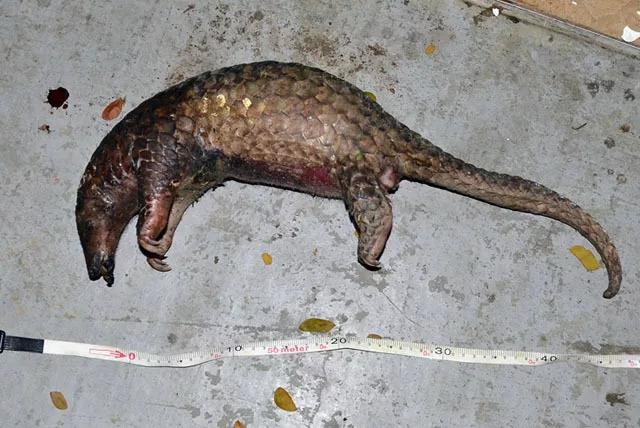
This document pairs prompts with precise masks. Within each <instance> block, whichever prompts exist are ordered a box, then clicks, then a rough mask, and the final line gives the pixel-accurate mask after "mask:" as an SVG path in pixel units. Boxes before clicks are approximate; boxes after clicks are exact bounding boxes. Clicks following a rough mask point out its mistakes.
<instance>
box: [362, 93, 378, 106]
mask: <svg viewBox="0 0 640 428" xmlns="http://www.w3.org/2000/svg"><path fill="white" fill-rule="evenodd" d="M364 95H365V97H367V98H369V99H370V100H371V101H373V102H374V103H375V102H377V101H378V99H377V98H376V94H374V93H373V92H369V91H365V93H364Z"/></svg>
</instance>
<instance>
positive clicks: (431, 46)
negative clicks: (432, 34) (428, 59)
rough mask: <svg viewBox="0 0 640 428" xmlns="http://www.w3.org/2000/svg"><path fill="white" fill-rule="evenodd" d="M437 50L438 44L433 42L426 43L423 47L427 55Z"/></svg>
mask: <svg viewBox="0 0 640 428" xmlns="http://www.w3.org/2000/svg"><path fill="white" fill-rule="evenodd" d="M437 50H438V46H436V45H435V44H433V43H429V44H428V45H427V47H426V48H424V53H426V54H427V55H429V56H431V55H433V54H435V53H436V51H437Z"/></svg>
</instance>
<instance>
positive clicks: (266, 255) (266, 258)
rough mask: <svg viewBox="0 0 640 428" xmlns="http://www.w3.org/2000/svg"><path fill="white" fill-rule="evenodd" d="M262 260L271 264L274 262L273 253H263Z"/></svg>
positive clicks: (266, 263)
mask: <svg viewBox="0 0 640 428" xmlns="http://www.w3.org/2000/svg"><path fill="white" fill-rule="evenodd" d="M261 257H262V261H263V262H264V264H265V265H267V266H269V265H270V264H271V263H273V257H271V254H269V253H262V256H261Z"/></svg>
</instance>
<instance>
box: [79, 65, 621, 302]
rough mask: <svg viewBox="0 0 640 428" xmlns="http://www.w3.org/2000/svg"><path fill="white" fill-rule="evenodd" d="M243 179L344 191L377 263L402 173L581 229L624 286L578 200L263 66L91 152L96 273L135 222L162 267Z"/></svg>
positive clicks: (351, 92)
mask: <svg viewBox="0 0 640 428" xmlns="http://www.w3.org/2000/svg"><path fill="white" fill-rule="evenodd" d="M229 179H233V180H238V181H242V182H248V183H258V184H266V185H272V186H277V187H281V188H286V189H291V190H297V191H301V192H305V193H309V194H313V195H317V196H323V197H328V198H338V199H342V200H343V201H344V202H345V204H346V206H347V208H348V210H349V213H350V215H351V218H352V220H353V222H354V224H355V226H356V228H357V230H358V232H359V237H358V249H357V252H358V259H359V261H360V262H361V263H362V264H363V265H365V266H368V267H376V266H378V264H379V258H380V255H381V254H382V251H383V249H384V247H385V244H386V241H387V238H388V236H389V233H390V232H391V225H392V214H391V204H390V201H389V197H388V195H389V193H391V192H393V191H394V190H395V189H396V188H397V187H398V183H399V182H400V180H402V179H408V180H413V181H418V182H422V183H426V184H429V185H433V186H437V187H441V188H445V189H448V190H451V191H453V192H457V193H460V194H462V195H466V196H469V197H472V198H475V199H479V200H481V201H485V202H488V203H490V204H494V205H497V206H500V207H504V208H509V209H512V210H517V211H523V212H528V213H533V214H539V215H543V216H547V217H550V218H553V219H556V220H559V221H561V222H563V223H565V224H567V225H569V226H571V227H573V228H574V229H575V230H577V231H578V232H580V233H581V234H582V235H583V236H584V237H585V238H586V239H588V240H589V241H590V242H591V243H592V244H593V246H594V247H595V248H596V249H597V251H598V252H599V253H600V255H601V257H602V260H603V261H604V264H605V266H606V268H607V271H608V275H609V286H608V288H607V289H606V291H605V292H604V297H606V298H610V297H613V296H614V295H615V294H616V293H617V292H618V290H619V288H620V281H621V276H622V271H621V267H620V260H619V257H618V254H617V251H616V249H615V247H614V245H613V244H612V242H611V240H610V239H609V237H608V235H607V233H606V232H605V231H604V230H603V228H602V227H601V226H600V225H599V224H598V223H597V222H596V221H595V220H594V219H593V218H592V217H591V216H590V215H589V214H587V213H586V212H585V211H583V210H582V209H581V208H580V207H578V206H577V205H576V204H574V203H572V202H571V201H570V200H568V199H566V198H564V197H562V196H560V195H558V194H557V193H556V192H554V191H552V190H549V189H547V188H546V187H544V186H542V185H540V184H537V183H534V182H532V181H529V180H525V179H523V178H520V177H515V176H509V175H505V174H499V173H495V172H490V171H486V170H484V169H481V168H477V167H475V166H473V165H471V164H469V163H466V162H464V161H462V160H460V159H457V158H455V157H454V156H452V155H450V154H448V153H446V152H444V151H443V150H441V149H440V148H438V147H436V146H435V145H433V144H432V143H431V142H429V141H428V140H427V139H425V138H423V137H422V136H420V135H419V134H417V133H415V132H413V131H411V130H410V129H409V128H407V127H406V126H405V125H403V124H402V123H400V122H399V121H398V120H396V119H395V118H394V117H392V116H391V115H389V114H388V113H386V112H385V111H384V110H383V109H382V108H381V107H380V105H379V104H377V103H376V102H374V101H372V100H371V99H370V98H369V97H367V96H366V95H365V94H364V93H363V92H362V91H361V90H360V89H358V88H356V87H355V86H353V85H351V84H349V83H348V82H346V81H344V80H341V79H339V78H337V77H335V76H333V75H331V74H329V73H327V72H324V71H322V70H319V69H317V68H311V67H306V66H303V65H300V64H294V63H278V62H260V63H253V64H242V65H236V66H233V67H228V68H223V69H220V70H217V71H212V72H206V73H204V74H201V75H199V76H196V77H193V78H191V79H188V80H186V81H184V82H182V83H180V84H178V85H176V86H173V87H171V88H169V89H167V90H165V91H163V92H161V93H159V94H157V95H155V96H154V97H152V98H150V99H148V100H146V101H144V102H143V103H142V104H140V105H139V106H138V107H137V108H135V109H134V110H133V111H131V112H130V113H129V114H128V115H127V116H126V117H125V118H124V119H123V120H122V121H120V122H119V123H118V124H117V125H116V126H115V127H114V128H113V130H112V131H111V132H109V134H108V135H107V136H106V137H105V138H104V139H103V141H102V142H101V144H100V146H99V147H98V149H97V150H96V151H95V153H94V154H93V156H92V158H91V161H90V162H89V165H88V166H87V168H86V171H85V173H84V175H83V177H82V180H81V183H80V188H79V190H78V199H77V206H76V221H77V226H78V232H79V235H80V240H81V242H82V248H83V250H84V255H85V259H86V263H87V269H88V272H89V277H90V279H92V280H97V279H99V278H101V277H102V278H104V279H105V281H106V282H107V284H108V285H112V284H113V282H114V274H113V272H114V266H115V252H116V247H117V246H118V241H119V240H120V236H121V235H122V232H123V230H124V228H125V226H126V225H127V224H128V223H129V222H130V220H131V219H132V218H133V217H134V216H136V215H137V216H138V221H137V238H138V244H139V245H140V247H141V250H142V251H143V252H144V253H145V255H146V256H147V260H148V262H149V264H150V265H151V266H152V267H153V268H154V269H157V270H159V271H167V270H169V269H170V268H169V266H168V265H167V263H166V262H165V261H164V259H165V255H166V253H167V251H168V250H169V248H170V247H171V242H172V240H173V236H174V233H175V231H176V228H177V227H178V224H179V223H180V220H181V218H182V215H183V214H184V212H185V210H186V209H187V208H188V207H189V205H191V204H192V203H193V202H194V201H195V200H196V199H197V198H198V197H200V196H201V195H202V194H203V193H204V192H206V191H207V190H209V189H211V188H214V187H216V186H218V185H220V184H221V183H223V182H224V181H225V180H229Z"/></svg>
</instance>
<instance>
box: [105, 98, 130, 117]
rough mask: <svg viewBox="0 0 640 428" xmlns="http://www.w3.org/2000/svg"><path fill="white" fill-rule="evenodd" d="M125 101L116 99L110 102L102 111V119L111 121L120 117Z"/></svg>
mask: <svg viewBox="0 0 640 428" xmlns="http://www.w3.org/2000/svg"><path fill="white" fill-rule="evenodd" d="M124 103H125V99H124V98H120V97H118V98H116V99H115V100H113V101H111V102H110V103H109V104H107V106H106V107H105V108H104V110H102V118H103V119H104V120H113V119H115V118H116V117H118V116H120V113H122V108H123V107H124Z"/></svg>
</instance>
